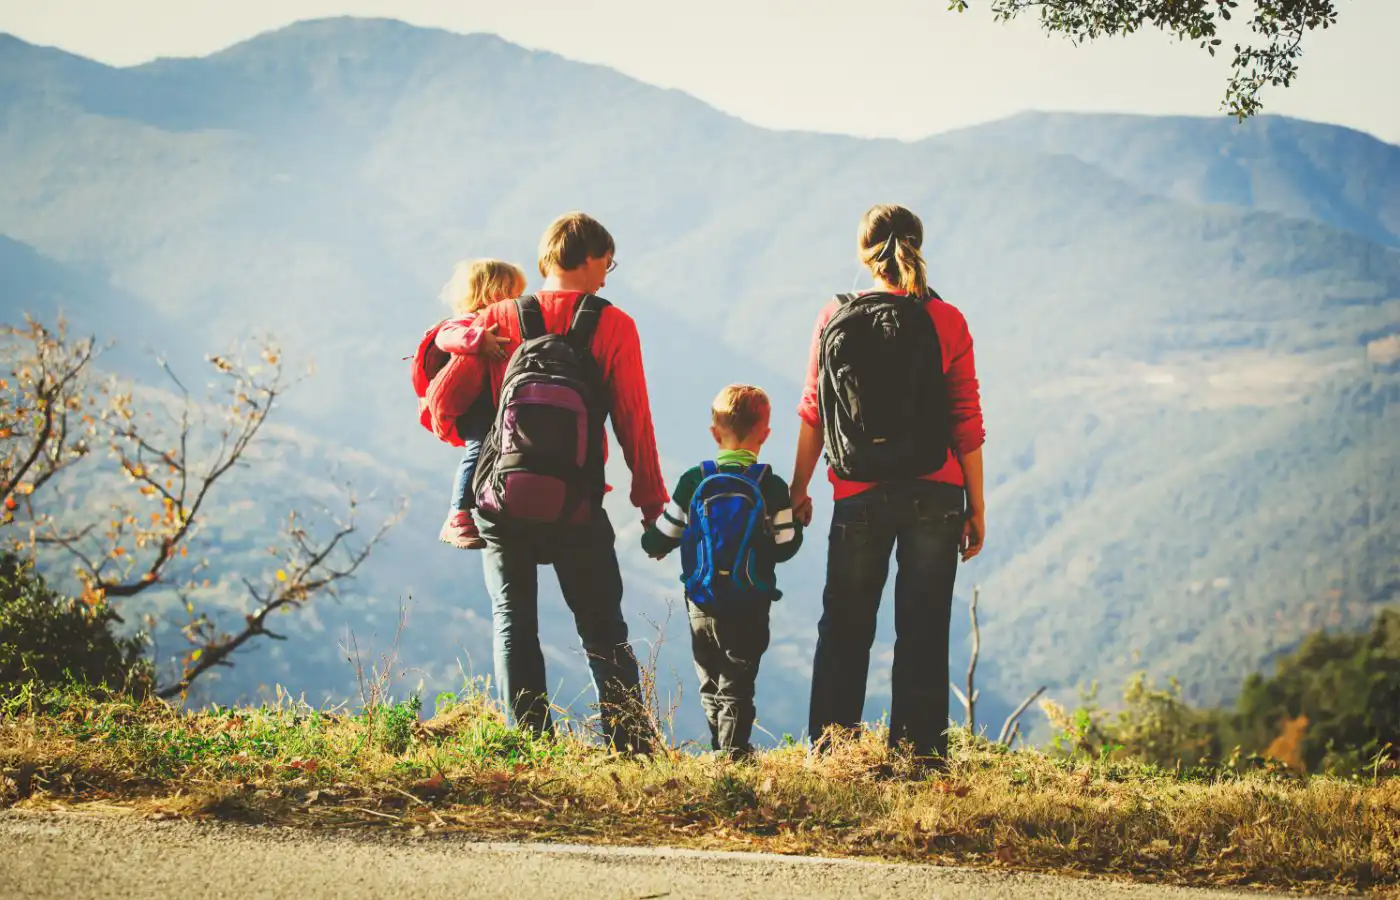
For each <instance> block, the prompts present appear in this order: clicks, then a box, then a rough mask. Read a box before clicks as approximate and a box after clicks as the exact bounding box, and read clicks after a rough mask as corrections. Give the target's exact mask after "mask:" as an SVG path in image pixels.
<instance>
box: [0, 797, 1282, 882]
mask: <svg viewBox="0 0 1400 900" xmlns="http://www.w3.org/2000/svg"><path fill="white" fill-rule="evenodd" d="M1242 896H1245V895H1242V894H1238V893H1229V892H1222V891H1188V890H1182V889H1178V888H1161V887H1150V886H1145V885H1126V884H1117V883H1107V882H1096V881H1077V880H1073V879H1064V878H1052V877H1048V876H1039V875H1017V874H1009V873H1003V872H989V871H974V870H968V869H949V868H937V867H933V866H912V865H889V864H883V863H874V862H856V861H841V860H825V859H800V858H792V857H784V856H770V855H759V854H746V853H700V852H695V851H683V850H629V849H597V848H588V847H576V846H565V845H558V844H539V845H525V844H490V843H474V842H471V841H467V840H462V839H460V838H454V839H443V838H432V837H424V838H413V837H409V836H402V837H396V836H391V835H355V834H348V833H344V832H336V833H332V832H308V831H293V830H290V829H282V828H251V827H243V826H234V825H209V824H195V823H190V822H184V821H149V820H143V819H138V818H136V817H134V816H130V815H126V814H116V813H86V814H74V813H64V814H47V813H45V814H40V813H31V812H20V811H14V810H12V811H9V812H0V898H3V900H11V898H16V900H18V898H24V900H88V898H108V897H111V898H121V900H127V898H133V897H140V898H148V897H149V898H171V900H197V898H205V897H229V898H239V900H247V898H264V897H278V898H281V897H286V898H295V900H322V898H325V900H340V898H346V900H355V898H373V900H399V898H414V900H417V898H438V897H454V898H455V897H470V898H482V900H493V898H502V900H506V898H509V900H535V898H539V900H545V898H548V900H556V898H563V900H595V898H596V900H660V898H666V900H684V898H705V900H712V898H716V897H720V898H724V900H778V898H786V897H795V898H801V900H827V898H833V900H834V898H841V900H845V898H855V897H878V898H880V900H903V898H919V900H941V898H950V900H952V898H957V900H982V898H1003V897H1005V898H1016V900H1041V898H1051V897H1054V898H1061V897H1063V898H1071V900H1080V898H1082V900H1091V898H1092V900H1098V898H1103V900H1146V898H1154V900H1155V898H1164V900H1227V898H1228V900H1240V898H1241V897H1242ZM1248 896H1252V897H1260V896H1264V895H1262V894H1258V893H1253V894H1250V895H1248Z"/></svg>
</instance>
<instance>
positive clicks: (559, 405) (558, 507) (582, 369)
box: [472, 294, 610, 524]
mask: <svg viewBox="0 0 1400 900" xmlns="http://www.w3.org/2000/svg"><path fill="white" fill-rule="evenodd" d="M516 307H517V310H518V313H519V316H520V338H521V341H522V343H521V344H520V346H519V347H517V348H516V350H515V353H514V355H512V356H511V359H510V364H509V365H508V366H507V367H506V374H505V379H504V380H503V381H502V383H501V399H500V402H499V404H498V405H497V407H496V421H495V423H494V424H493V425H492V426H491V431H490V432H489V433H488V434H487V436H486V441H485V443H484V445H483V446H482V448H481V460H480V462H479V463H478V464H477V469H476V478H475V479H474V481H473V484H472V489H473V492H474V493H475V494H476V502H477V509H478V510H480V511H481V512H484V513H485V514H486V516H487V518H488V519H508V520H512V521H523V522H541V523H570V524H578V523H583V522H588V521H589V520H591V519H592V517H593V513H594V511H595V510H597V509H598V508H600V507H601V506H602V503H603V491H604V481H603V425H604V423H605V422H606V421H607V417H608V409H609V406H610V404H609V402H608V393H607V386H606V385H605V384H604V383H603V377H602V373H601V370H600V369H599V367H598V363H597V361H596V360H595V359H594V358H593V351H592V349H591V345H592V343H593V335H594V333H595V332H596V331H597V329H598V321H599V319H600V318H601V317H602V314H603V310H604V309H606V308H607V307H608V301H606V300H604V299H603V298H601V297H595V296H593V295H592V294H585V295H584V296H583V297H582V298H581V299H580V300H579V305H578V309H577V311H576V312H575V313H574V320H573V322H572V323H571V324H570V326H569V330H568V331H567V332H566V333H565V334H550V333H549V332H548V331H546V330H545V326H544V313H543V312H542V311H541V309H540V301H539V298H538V297H535V296H527V297H521V298H520V299H519V300H517V301H516Z"/></svg>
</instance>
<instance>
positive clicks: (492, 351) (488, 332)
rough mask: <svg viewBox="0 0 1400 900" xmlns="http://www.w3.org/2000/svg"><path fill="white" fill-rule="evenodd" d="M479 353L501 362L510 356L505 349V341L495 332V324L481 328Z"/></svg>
mask: <svg viewBox="0 0 1400 900" xmlns="http://www.w3.org/2000/svg"><path fill="white" fill-rule="evenodd" d="M481 355H482V356H484V357H486V358H487V359H489V360H491V361H493V362H503V361H504V360H505V358H506V357H508V356H510V353H509V351H507V350H506V344H505V341H504V340H502V339H501V337H500V336H499V335H497V334H496V326H495V325H492V326H491V327H490V328H486V329H482V332H481Z"/></svg>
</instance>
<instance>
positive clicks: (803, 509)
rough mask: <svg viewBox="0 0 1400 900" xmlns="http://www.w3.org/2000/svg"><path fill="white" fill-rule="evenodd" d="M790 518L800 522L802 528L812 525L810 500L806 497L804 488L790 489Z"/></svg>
mask: <svg viewBox="0 0 1400 900" xmlns="http://www.w3.org/2000/svg"><path fill="white" fill-rule="evenodd" d="M792 518H793V519H794V520H795V521H798V522H801V523H802V527H803V528H806V527H807V526H808V525H811V524H812V498H811V497H809V496H807V489H806V488H793V489H792Z"/></svg>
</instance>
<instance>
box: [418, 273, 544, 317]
mask: <svg viewBox="0 0 1400 900" xmlns="http://www.w3.org/2000/svg"><path fill="white" fill-rule="evenodd" d="M524 290H525V272H524V270H522V269H521V268H520V267H519V266H517V265H512V264H511V263H508V262H505V261H504V260H499V259H474V260H472V261H471V262H459V263H457V265H456V266H454V267H453V268H452V277H451V278H450V279H448V281H447V284H444V285H443V286H442V292H441V293H440V294H439V297H441V298H442V302H443V303H445V304H447V305H448V306H449V307H451V309H452V311H453V312H454V313H456V314H457V315H459V316H460V315H464V314H466V313H474V312H480V311H481V310H482V309H484V308H486V307H488V306H490V305H491V304H492V303H495V302H496V301H497V300H509V299H511V298H512V297H518V296H520V295H521V294H522V293H523V292H524Z"/></svg>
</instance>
